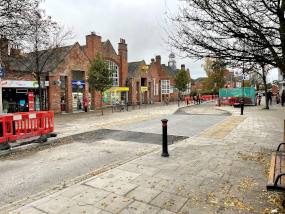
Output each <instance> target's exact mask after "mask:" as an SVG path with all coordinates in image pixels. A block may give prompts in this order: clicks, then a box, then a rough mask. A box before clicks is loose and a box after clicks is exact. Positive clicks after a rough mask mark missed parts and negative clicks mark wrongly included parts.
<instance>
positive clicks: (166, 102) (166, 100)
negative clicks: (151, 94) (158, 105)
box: [165, 97, 168, 106]
mask: <svg viewBox="0 0 285 214" xmlns="http://www.w3.org/2000/svg"><path fill="white" fill-rule="evenodd" d="M165 104H166V105H167V106H168V97H166V98H165Z"/></svg>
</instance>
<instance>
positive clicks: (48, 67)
mask: <svg viewBox="0 0 285 214" xmlns="http://www.w3.org/2000/svg"><path fill="white" fill-rule="evenodd" d="M76 45H79V43H78V42H75V43H74V44H73V45H69V46H65V47H60V48H57V49H56V52H55V53H54V54H53V55H52V56H51V58H50V59H48V60H47V61H46V62H45V65H44V69H43V71H42V72H43V73H46V72H52V71H54V70H55V69H56V68H57V66H58V65H59V64H60V63H61V62H62V61H63V60H64V58H65V57H66V56H67V55H68V54H69V53H70V51H71V50H72V49H73V48H74V47H75V46H76ZM79 47H80V49H81V50H82V46H80V45H79ZM51 51H53V50H48V51H47V52H46V53H44V54H49V53H50V52H51ZM82 52H83V53H84V54H85V56H86V58H87V59H88V57H87V55H86V53H85V52H84V51H83V50H82ZM40 53H43V51H41V52H40ZM34 54H35V53H34V52H31V53H28V54H26V57H24V56H19V57H20V60H21V61H22V62H23V63H21V62H19V61H20V60H16V59H14V58H12V57H11V62H10V69H11V70H14V71H29V70H34V69H28V68H32V66H33V65H34V64H35V62H33V59H32V58H33V55H34ZM43 58H45V57H44V56H43ZM88 60H89V59H88ZM44 61H45V60H43V61H42V62H40V63H44ZM40 66H41V65H40ZM27 67H28V68H27Z"/></svg>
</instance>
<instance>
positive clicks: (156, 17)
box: [42, 0, 277, 80]
mask: <svg viewBox="0 0 285 214" xmlns="http://www.w3.org/2000/svg"><path fill="white" fill-rule="evenodd" d="M177 4H178V0H167V6H168V8H170V10H171V11H173V12H175V11H177V8H178V6H177ZM42 8H44V9H45V10H46V12H47V15H51V16H52V17H53V19H54V21H57V22H61V23H63V24H66V25H68V26H70V27H73V28H74V31H75V32H76V33H77V34H78V37H77V38H76V39H75V40H74V41H70V44H73V43H74V42H75V41H78V42H79V43H80V45H85V43H86V42H85V36H86V35H88V34H90V32H91V31H95V32H96V33H97V34H99V35H100V36H101V37H102V41H106V40H107V39H109V40H110V41H111V43H112V45H113V46H114V49H115V50H116V51H117V50H118V43H119V41H120V38H122V39H125V40H126V43H127V44H128V61H129V62H135V61H140V60H145V61H146V63H150V60H151V58H155V55H161V58H162V59H161V60H162V63H163V64H167V63H168V56H169V54H170V52H169V51H168V50H166V49H165V48H164V47H163V46H164V44H163V41H162V38H167V34H166V32H165V30H164V29H163V27H167V25H166V23H165V20H166V15H165V11H166V9H165V1H164V0H81V1H78V0H60V1H59V0H46V2H45V3H44V4H42ZM176 62H177V67H178V68H180V66H181V64H185V66H186V68H189V69H190V74H191V78H193V79H196V78H198V77H204V76H206V74H205V72H204V69H203V68H201V63H203V62H201V61H197V62H196V61H194V60H191V59H178V58H176ZM275 73H276V74H275ZM272 77H273V79H277V72H276V71H273V72H272V73H271V75H270V80H272Z"/></svg>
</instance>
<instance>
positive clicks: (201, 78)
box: [194, 77, 207, 82]
mask: <svg viewBox="0 0 285 214" xmlns="http://www.w3.org/2000/svg"><path fill="white" fill-rule="evenodd" d="M206 78H207V77H199V78H197V79H195V80H194V81H195V82H203V80H204V79H206Z"/></svg>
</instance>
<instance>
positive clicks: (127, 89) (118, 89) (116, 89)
mask: <svg viewBox="0 0 285 214" xmlns="http://www.w3.org/2000/svg"><path fill="white" fill-rule="evenodd" d="M110 91H129V87H112V88H110V89H108V90H107V92H110Z"/></svg>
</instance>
